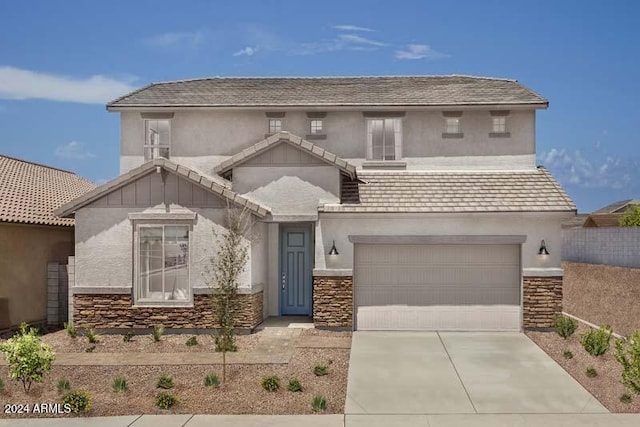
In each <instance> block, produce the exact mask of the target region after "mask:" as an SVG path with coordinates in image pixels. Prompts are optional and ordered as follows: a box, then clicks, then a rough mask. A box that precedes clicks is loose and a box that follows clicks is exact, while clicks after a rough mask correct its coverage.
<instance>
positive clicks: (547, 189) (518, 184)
mask: <svg viewBox="0 0 640 427" xmlns="http://www.w3.org/2000/svg"><path fill="white" fill-rule="evenodd" d="M358 178H359V179H360V180H361V181H364V182H363V183H360V184H359V185H358V190H359V196H360V203H353V204H342V205H337V204H336V205H324V207H322V208H320V210H321V211H324V212H542V211H547V212H551V211H575V210H576V206H575V204H574V203H573V202H572V201H571V199H570V198H569V197H568V196H567V194H566V193H565V192H564V191H563V190H562V188H561V187H560V186H559V185H558V183H557V182H556V181H555V180H554V179H553V177H552V176H551V174H549V172H548V171H547V170H546V169H545V168H543V167H539V168H538V169H535V170H531V171H510V172H497V171H495V172H494V171H482V172H480V171H478V172H475V171H473V172H411V171H401V172H368V171H359V172H358Z"/></svg>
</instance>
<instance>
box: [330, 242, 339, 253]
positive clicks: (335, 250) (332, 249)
mask: <svg viewBox="0 0 640 427" xmlns="http://www.w3.org/2000/svg"><path fill="white" fill-rule="evenodd" d="M329 255H339V254H338V250H337V249H336V241H335V240H334V241H333V244H332V245H331V250H329Z"/></svg>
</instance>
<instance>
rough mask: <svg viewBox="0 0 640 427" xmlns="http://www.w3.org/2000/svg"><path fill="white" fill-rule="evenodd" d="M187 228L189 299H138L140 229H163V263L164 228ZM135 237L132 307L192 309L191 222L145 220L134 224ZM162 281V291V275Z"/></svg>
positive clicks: (139, 286)
mask: <svg viewBox="0 0 640 427" xmlns="http://www.w3.org/2000/svg"><path fill="white" fill-rule="evenodd" d="M171 226H177V227H188V228H189V232H188V236H189V237H188V240H187V244H188V253H187V259H188V263H187V292H188V295H189V298H187V299H185V300H157V299H151V298H141V297H140V288H141V286H142V283H140V228H145V227H147V228H151V227H163V231H162V233H163V236H162V241H163V243H162V251H163V256H162V259H163V262H164V227H171ZM134 230H135V236H134V249H133V259H134V262H133V279H134V281H133V306H134V307H135V306H140V307H142V306H144V307H153V306H156V307H193V287H192V286H191V240H192V238H191V235H192V233H193V222H192V221H175V222H164V221H152V220H147V221H145V222H140V223H137V221H136V223H135V226H134ZM162 280H163V289H164V274H163V276H162Z"/></svg>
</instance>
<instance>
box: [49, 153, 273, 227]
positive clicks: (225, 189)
mask: <svg viewBox="0 0 640 427" xmlns="http://www.w3.org/2000/svg"><path fill="white" fill-rule="evenodd" d="M157 167H160V168H162V169H164V170H166V171H168V172H171V173H174V174H176V175H178V176H179V177H181V178H184V179H186V180H187V181H190V182H192V183H194V184H197V185H199V186H200V187H202V188H204V189H206V190H209V191H211V192H213V193H215V194H218V195H219V196H221V197H223V198H225V199H227V200H229V201H231V202H233V203H235V204H236V205H239V206H242V207H246V208H247V209H249V210H250V211H251V212H253V213H254V214H256V215H257V216H259V217H264V216H266V215H267V214H268V213H269V208H266V207H264V206H262V205H259V204H257V203H254V202H252V201H251V200H249V199H248V198H246V197H244V196H241V195H239V194H237V193H235V192H234V191H232V190H231V189H229V186H228V182H227V181H226V180H224V179H222V178H220V177H216V178H215V179H214V180H212V179H210V178H208V177H205V176H203V175H201V174H199V173H198V172H196V171H194V170H193V169H189V168H187V167H185V166H182V165H178V164H176V163H173V162H170V161H169V160H167V159H164V158H157V159H153V160H151V161H149V162H147V163H145V164H143V165H142V166H139V167H137V168H135V169H132V170H130V171H129V172H127V173H125V174H122V175H120V176H119V177H117V178H116V179H114V180H112V181H109V182H107V183H106V184H104V185H101V186H99V187H97V188H95V189H94V190H92V191H90V192H88V193H86V194H84V195H82V196H80V197H78V198H77V199H75V200H72V201H71V202H69V203H67V204H66V205H64V206H62V207H60V208H59V209H57V210H56V212H55V213H56V214H57V215H59V216H64V217H67V216H71V215H73V214H74V213H75V212H76V211H77V210H78V209H80V208H82V207H83V206H86V205H88V204H90V203H92V202H94V201H96V200H97V199H99V198H100V197H102V196H105V195H107V194H109V193H110V192H112V191H114V190H116V189H118V188H121V187H123V186H125V185H127V184H129V183H131V182H133V181H135V180H136V179H138V178H140V177H143V176H145V175H147V174H149V173H151V172H152V171H153V170H155V169H156V168H157Z"/></svg>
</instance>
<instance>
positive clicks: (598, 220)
mask: <svg viewBox="0 0 640 427" xmlns="http://www.w3.org/2000/svg"><path fill="white" fill-rule="evenodd" d="M620 217H622V214H621V213H593V214H591V215H589V216H588V217H587V219H586V220H585V221H584V224H583V225H582V226H583V227H586V228H591V227H618V220H619V219H620Z"/></svg>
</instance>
